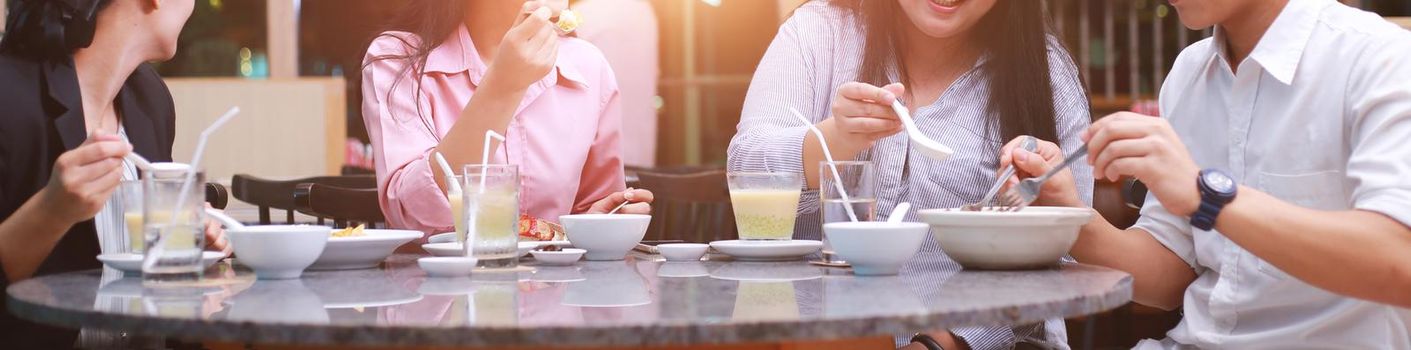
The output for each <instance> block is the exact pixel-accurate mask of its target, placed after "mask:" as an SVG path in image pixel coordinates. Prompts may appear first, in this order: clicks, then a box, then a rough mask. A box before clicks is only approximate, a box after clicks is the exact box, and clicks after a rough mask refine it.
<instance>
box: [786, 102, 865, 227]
mask: <svg viewBox="0 0 1411 350" xmlns="http://www.w3.org/2000/svg"><path fill="white" fill-rule="evenodd" d="M789 112H793V113H794V116H795V117H798V118H799V121H800V122H803V125H806V126H808V129H809V130H811V131H813V136H814V137H817V138H818V145H819V146H820V148H822V149H823V159H826V160H828V169H831V170H833V186H834V187H836V189H837V190H838V196H840V197H843V209H844V210H845V211H847V212H848V219H849V220H852V221H853V222H857V213H853V210H852V200H851V199H848V192H847V191H846V190H844V189H843V177H842V176H840V175H838V163H836V162H834V161H833V152H829V151H828V140H824V139H823V132H822V131H818V127H816V126H813V123H810V122H808V118H804V116H803V113H799V110H797V109H794V107H789ZM804 171H808V170H807V169H805V170H804ZM819 181H822V179H819Z"/></svg>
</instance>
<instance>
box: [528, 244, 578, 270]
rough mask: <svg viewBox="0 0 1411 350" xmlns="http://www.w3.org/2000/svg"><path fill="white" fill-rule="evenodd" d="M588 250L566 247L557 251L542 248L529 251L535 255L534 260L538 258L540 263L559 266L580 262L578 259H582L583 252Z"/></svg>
mask: <svg viewBox="0 0 1411 350" xmlns="http://www.w3.org/2000/svg"><path fill="white" fill-rule="evenodd" d="M586 252H588V251H586V250H582V249H577V248H564V249H563V250H560V251H555V252H550V251H542V250H531V251H529V253H530V254H533V255H534V260H538V261H539V263H540V264H544V265H558V266H564V265H573V263H576V262H578V259H582V258H583V253H586Z"/></svg>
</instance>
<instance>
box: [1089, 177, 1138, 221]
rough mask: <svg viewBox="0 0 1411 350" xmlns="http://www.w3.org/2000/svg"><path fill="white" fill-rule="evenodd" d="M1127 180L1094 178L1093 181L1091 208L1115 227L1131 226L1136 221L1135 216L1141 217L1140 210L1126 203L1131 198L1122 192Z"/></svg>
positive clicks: (1124, 190)
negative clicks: (1111, 180)
mask: <svg viewBox="0 0 1411 350" xmlns="http://www.w3.org/2000/svg"><path fill="white" fill-rule="evenodd" d="M1127 181H1130V180H1127ZM1127 181H1118V182H1110V181H1105V180H1095V181H1094V182H1093V209H1096V210H1097V212H1098V214H1100V215H1102V218H1103V219H1106V220H1107V222H1109V223H1112V226H1116V227H1117V228H1127V227H1131V226H1132V225H1133V224H1136V223H1137V218H1139V217H1141V211H1140V210H1138V209H1135V208H1132V207H1131V206H1129V205H1127V203H1128V202H1129V201H1131V198H1127V197H1128V195H1127V194H1126V193H1124V192H1126V189H1125V188H1124V184H1125V182H1127Z"/></svg>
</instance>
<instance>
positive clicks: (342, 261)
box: [309, 229, 421, 270]
mask: <svg viewBox="0 0 1411 350" xmlns="http://www.w3.org/2000/svg"><path fill="white" fill-rule="evenodd" d="M363 233H366V235H365V236H361V237H329V238H328V245H327V246H325V247H323V254H322V255H319V257H318V260H315V261H314V264H313V266H309V270H354V269H370V268H374V267H377V265H378V264H381V263H382V260H386V259H387V257H388V256H391V255H392V252H394V251H396V250H397V247H400V246H402V244H406V243H407V242H411V241H412V240H414V239H417V238H421V231H410V230H376V229H367V230H363Z"/></svg>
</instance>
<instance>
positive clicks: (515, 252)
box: [461, 164, 520, 268]
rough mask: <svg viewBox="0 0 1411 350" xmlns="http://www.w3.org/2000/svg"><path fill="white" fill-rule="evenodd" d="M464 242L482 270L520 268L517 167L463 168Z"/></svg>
mask: <svg viewBox="0 0 1411 350" xmlns="http://www.w3.org/2000/svg"><path fill="white" fill-rule="evenodd" d="M461 187H462V191H461V192H462V193H461V196H462V201H463V203H464V206H465V208H464V210H463V211H464V212H465V214H464V215H465V216H464V220H465V222H466V223H465V228H466V242H467V244H468V247H467V248H468V249H469V250H470V255H472V256H474V257H475V258H476V259H477V260H479V261H478V262H476V267H481V268H513V267H516V266H518V265H519V191H520V183H519V167H518V166H514V165H505V164H490V165H480V164H471V165H466V166H465V168H464V174H463V176H462V186H461Z"/></svg>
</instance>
